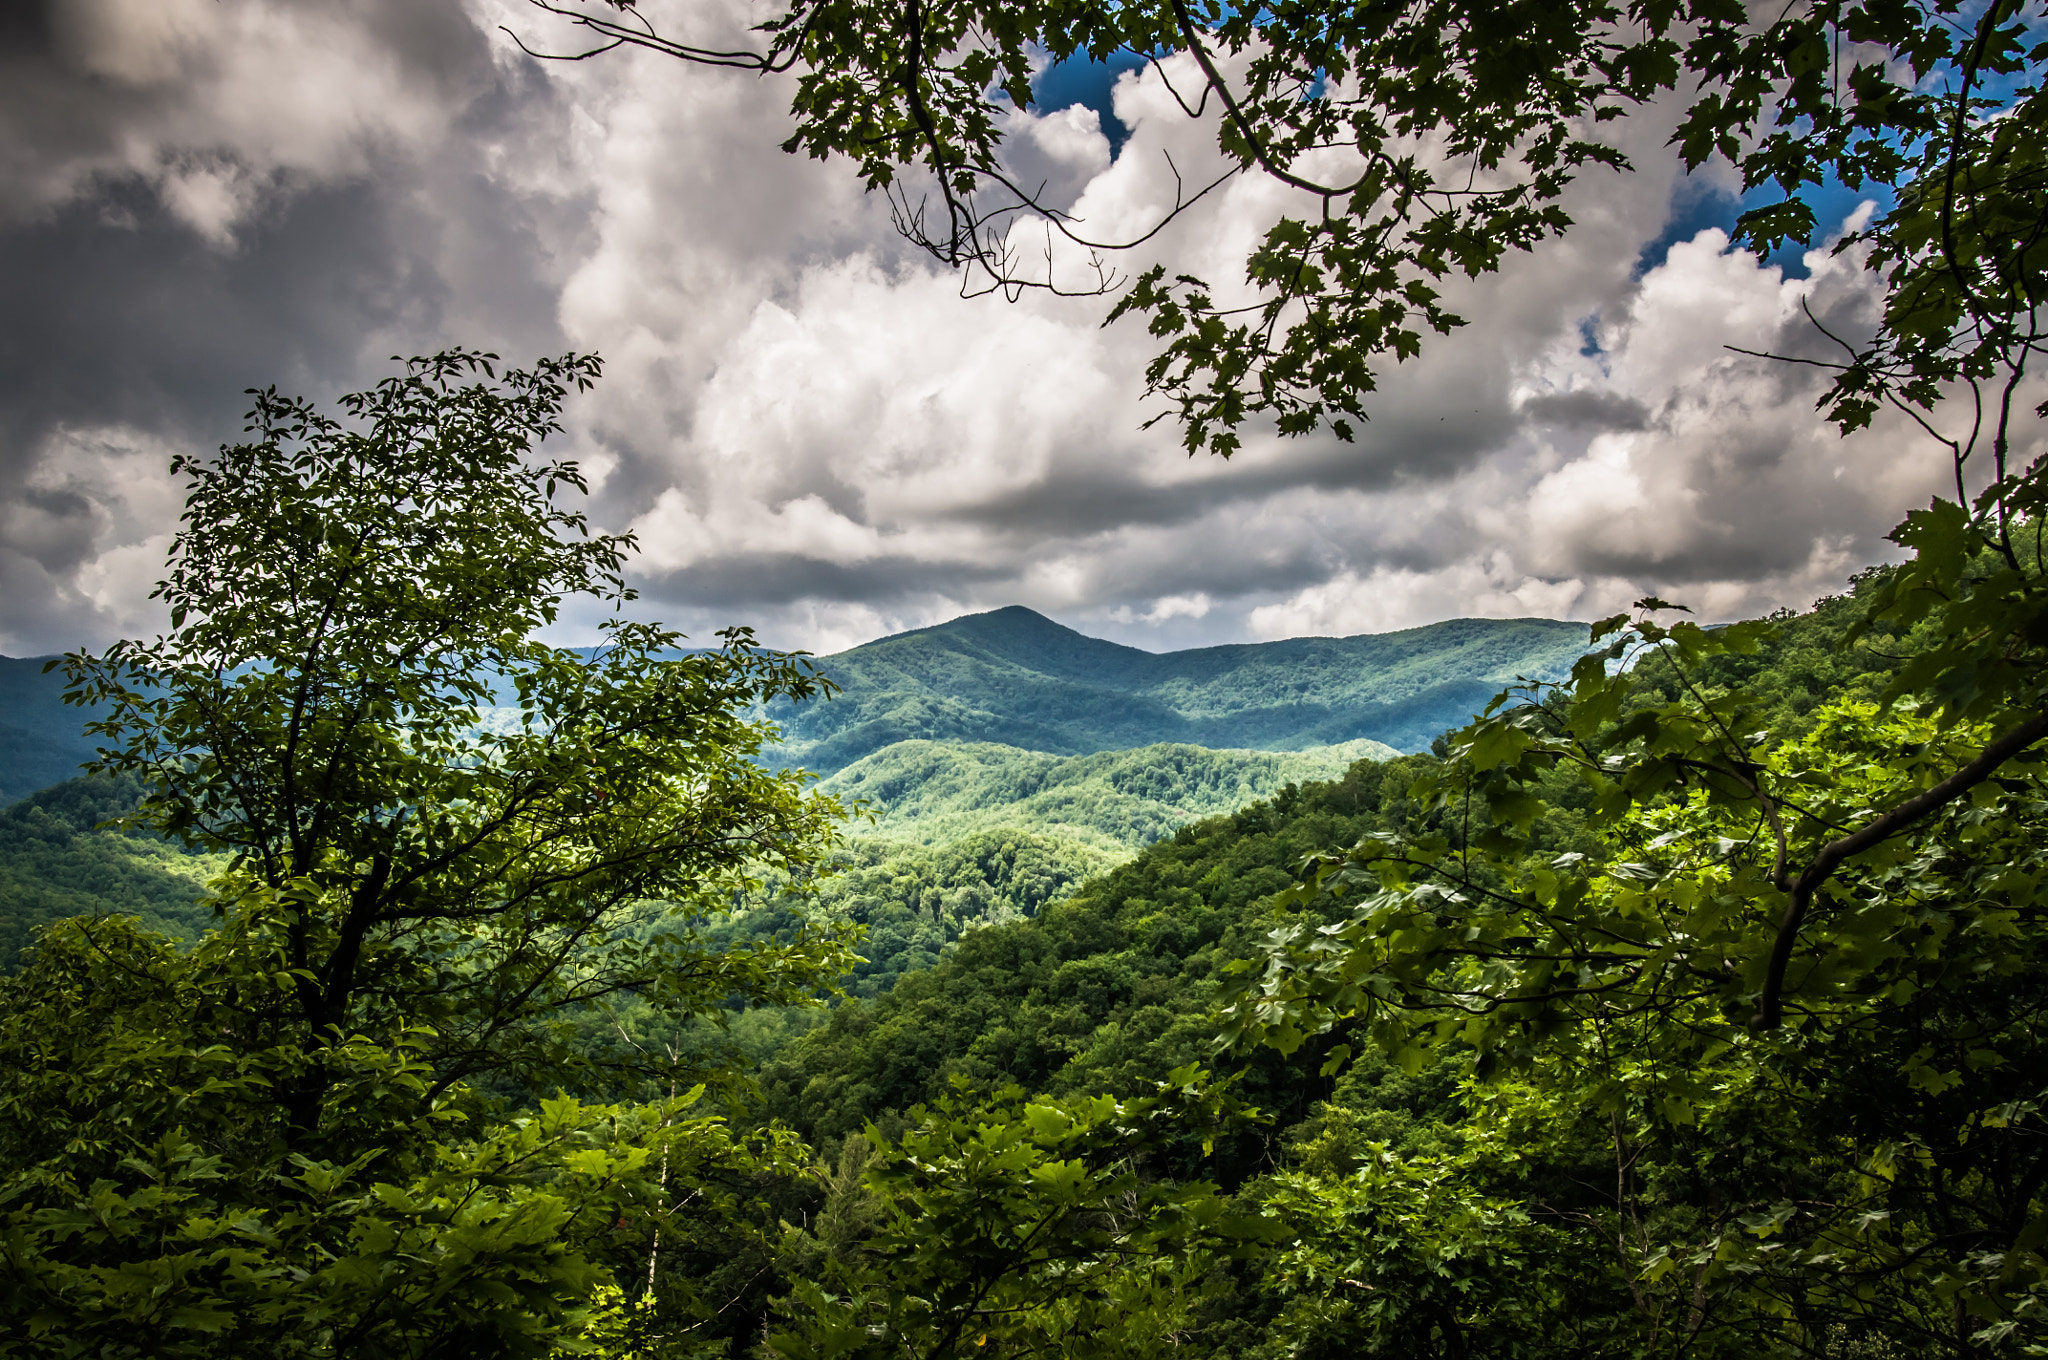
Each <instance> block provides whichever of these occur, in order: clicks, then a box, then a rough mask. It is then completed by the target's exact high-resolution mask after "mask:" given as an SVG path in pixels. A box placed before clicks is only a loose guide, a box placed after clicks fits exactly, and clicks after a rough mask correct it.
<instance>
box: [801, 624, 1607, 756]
mask: <svg viewBox="0 0 2048 1360" xmlns="http://www.w3.org/2000/svg"><path fill="white" fill-rule="evenodd" d="M1586 645H1587V643H1586V625H1585V624H1583V623H1567V622H1564V621H1561V620H1557V619H1452V620H1450V621H1448V622H1446V623H1433V624H1429V625H1427V626H1425V627H1421V628H1409V629H1405V630H1403V631H1401V632H1398V633H1368V634H1365V635H1362V636H1358V637H1344V638H1319V637H1311V638H1287V639H1284V640H1282V641H1278V642H1248V643H1237V644H1234V645H1230V646H1223V647H1200V648H1194V649H1191V650H1188V651H1180V652H1147V651H1142V650H1140V649H1139V648H1136V647H1125V646H1121V645H1119V644H1117V643H1114V642H1106V641H1104V640H1103V639H1101V638H1092V637H1088V636H1087V635H1085V634H1082V633H1077V632H1075V631H1074V630H1073V629H1071V628H1066V627H1063V626H1062V625H1060V624H1057V623H1055V622H1053V621H1052V620H1051V619H1048V618H1046V617H1045V616H1044V615H1042V614H1038V613H1034V612H1033V611H1031V610H1029V609H1025V608H1022V607H1021V606H1015V605H1013V606H1011V607H1010V608H1008V609H997V610H994V611H991V612H989V613H986V614H969V615H967V616H965V617H964V618H958V619H954V620H953V621H951V622H950V623H942V624H939V625H937V626H936V627H932V628H920V629H917V630H915V631H913V632H908V633H898V634H896V635H895V636H893V637H886V638H881V639H879V640H877V641H875V642H868V643H863V644H862V645H860V646H858V647H853V648H849V649H848V650H846V651H843V652H837V653H834V654H833V655H831V656H825V657H820V658H819V659H818V667H819V669H820V670H822V671H823V672H824V673H825V674H826V675H827V676H829V677H830V678H831V679H832V680H833V681H834V682H835V683H837V684H838V685H839V686H840V693H839V694H838V695H837V696H835V697H834V698H832V699H831V700H830V701H828V702H823V703H818V702H813V703H807V704H803V705H796V704H791V703H788V702H786V701H784V702H779V703H777V704H775V705H772V706H771V707H770V709H769V714H770V716H771V717H773V718H775V719H776V720H777V721H778V722H779V723H780V724H781V725H782V728H783V733H784V743H783V745H782V747H781V748H780V749H779V750H778V751H777V752H776V753H775V756H774V758H775V759H776V760H777V761H778V762H780V763H785V764H789V765H802V766H805V767H806V768H808V769H811V770H815V771H817V772H819V773H821V774H829V773H832V772H833V771H836V770H840V769H843V768H845V767H846V766H848V765H851V764H852V763H853V762H855V761H856V760H859V759H861V758H862V757H864V756H867V755H870V754H872V753H874V752H876V751H879V750H881V749H883V748H884V747H887V746H892V745H894V744H895V743H897V742H899V741H911V740H934V741H976V742H995V743H998V744H1000V745H1004V746H1014V747H1019V748H1021V749H1023V750H1027V751H1043V752H1047V753H1049V754H1052V755H1088V754H1092V753H1094V752H1098V751H1116V750H1124V749H1128V748H1130V747H1134V746H1149V745H1153V744H1156V743H1160V742H1175V743H1183V744H1187V745H1194V746H1207V747H1211V748H1216V749H1228V750H1235V749H1249V750H1261V751H1302V750H1308V749H1310V748H1313V747H1319V746H1333V745H1338V744H1341V743H1343V742H1348V741H1356V740H1359V739H1361V738H1363V739H1366V740H1370V741H1376V742H1382V743H1384V744H1386V745H1388V746H1391V747H1393V748H1395V749H1396V750H1399V751H1419V750H1424V749H1426V748H1427V747H1428V746H1429V743H1430V742H1431V740H1433V739H1434V738H1435V737H1436V736H1437V735H1438V734H1439V733H1441V732H1443V731H1444V730H1445V729H1446V728H1451V727H1456V726H1459V725H1461V724H1463V723H1464V722H1466V721H1467V720H1468V719H1469V718H1470V717H1471V716H1472V714H1474V713H1475V712H1477V711H1478V710H1479V709H1481V708H1484V707H1485V706H1486V704H1487V702H1488V701H1489V700H1490V699H1492V698H1493V696H1494V695H1495V694H1496V693H1498V692H1499V691H1500V689H1501V688H1502V687H1503V686H1504V685H1508V684H1511V683H1513V682H1514V680H1515V679H1516V677H1517V676H1527V677H1530V678H1533V679H1546V680H1555V679H1560V678H1562V677H1563V676H1564V674H1565V673H1566V672H1567V671H1568V670H1569V669H1570V668H1571V664H1572V662H1573V661H1574V660H1576V659H1577V658H1578V656H1579V655H1580V654H1581V653H1582V652H1584V651H1585V649H1586Z"/></svg>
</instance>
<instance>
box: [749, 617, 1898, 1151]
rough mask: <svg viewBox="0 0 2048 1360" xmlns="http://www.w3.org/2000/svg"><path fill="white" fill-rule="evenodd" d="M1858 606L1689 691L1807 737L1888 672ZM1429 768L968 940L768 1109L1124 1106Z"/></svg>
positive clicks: (1287, 1080)
mask: <svg viewBox="0 0 2048 1360" xmlns="http://www.w3.org/2000/svg"><path fill="white" fill-rule="evenodd" d="M1867 579H1868V578H1866V580H1867ZM1859 608H1860V607H1859V603H1858V601H1857V599H1856V598H1855V596H1854V595H1843V596H1840V597H1836V598H1833V599H1830V600H1827V601H1823V602H1821V603H1820V605H1819V606H1818V607H1817V608H1815V609H1814V610H1812V611H1810V612H1808V613H1806V614H1801V615H1790V614H1788V615H1785V616H1782V617H1780V618H1779V619H1778V620H1777V626H1778V629H1779V637H1778V638H1777V639H1776V640H1775V641H1774V642H1773V643H1772V644H1771V645H1769V646H1768V647H1766V648H1763V649H1761V650H1759V651H1757V652H1755V653H1753V654H1746V655H1745V654H1731V655H1723V656H1718V657H1715V658H1712V659H1711V660H1709V661H1708V662H1707V663H1706V664H1705V665H1703V666H1702V667H1701V669H1700V672H1699V674H1698V675H1697V677H1695V683H1698V684H1703V685H1708V686H1712V687H1714V688H1716V689H1732V688H1735V687H1738V686H1739V687H1741V688H1742V689H1744V690H1746V691H1748V692H1750V693H1752V694H1754V695H1756V696H1757V699H1758V701H1759V703H1758V707H1757V708H1756V710H1755V713H1756V716H1757V717H1758V719H1759V720H1760V725H1764V726H1768V728H1769V729H1770V730H1772V731H1773V733H1774V734H1775V738H1776V739H1777V740H1780V741H1784V740H1791V739H1795V738H1797V737H1799V736H1802V735H1804V734H1805V733H1806V732H1807V731H1808V730H1809V729H1810V728H1811V725H1812V722H1813V715H1814V714H1815V712H1816V711H1817V710H1818V709H1819V707H1820V706H1821V705H1822V704H1824V703H1827V702H1830V701H1840V700H1844V699H1857V698H1861V699H1868V698H1869V697H1870V696H1871V695H1873V694H1874V693H1875V692H1876V690H1877V689H1878V688H1879V687H1880V686H1881V685H1882V683H1883V681H1884V679H1885V678H1886V677H1887V676H1888V675H1890V674H1891V672H1892V671H1893V669H1894V668H1895V666H1896V664H1897V662H1896V660H1895V659H1894V656H1893V654H1892V652H1891V650H1890V649H1891V647H1892V646H1894V645H1897V643H1898V638H1897V636H1896V635H1895V634H1893V633H1890V632H1885V631H1880V633H1879V634H1878V635H1877V636H1876V637H1875V638H1873V639H1871V640H1870V642H1869V643H1867V644H1866V645H1864V646H1860V647H1856V648H1852V649H1844V648H1842V647H1840V646H1839V645H1838V644H1839V643H1840V642H1841V639H1842V637H1843V635H1844V633H1845V632H1846V631H1847V630H1848V628H1849V627H1850V625H1851V624H1852V623H1853V622H1854V621H1855V619H1856V618H1857V616H1858V614H1859ZM1641 678H1642V680H1643V681H1644V682H1645V683H1644V685H1643V689H1642V693H1641V696H1640V699H1639V701H1638V702H1639V703H1640V704H1641V705H1642V706H1644V707H1646V708H1647V707H1652V706H1654V705H1657V704H1661V703H1668V702H1671V701H1673V700H1674V699H1676V698H1678V697H1679V696H1680V693H1681V692H1682V691H1681V687H1680V686H1679V685H1677V684H1676V683H1675V682H1674V681H1673V680H1672V679H1671V678H1670V677H1668V676H1665V675H1662V674H1660V673H1659V672H1658V671H1657V669H1656V667H1654V666H1646V667H1645V668H1644V669H1643V672H1642V676H1641ZM898 749H900V748H898ZM942 749H943V748H942ZM985 749H986V748H968V754H969V755H972V754H974V753H976V752H978V751H981V750H985ZM933 754H934V755H937V754H938V752H934V753H933ZM1117 754H1118V756H1119V757H1120V756H1122V755H1126V754H1135V753H1117ZM1212 754H1213V753H1212ZM1116 759H1117V757H1107V756H1105V757H1083V758H1078V759H1076V760H1074V761H1071V762H1064V763H1071V764H1075V765H1086V764H1087V763H1089V762H1091V761H1100V762H1105V763H1106V764H1109V765H1111V766H1113V765H1114V764H1115V762H1116ZM1437 764H1438V761H1437V759H1436V758H1435V757H1434V756H1430V755H1427V754H1424V755H1413V756H1405V757H1396V758H1394V759H1391V760H1386V761H1376V760H1369V759H1368V760H1363V761H1361V762H1360V763H1357V764H1355V765H1352V766H1350V767H1349V768H1348V769H1347V770H1346V771H1345V772H1344V773H1343V774H1342V775H1341V776H1340V777H1338V778H1335V779H1332V780H1327V781H1315V782H1304V783H1302V784H1301V785H1300V786H1299V787H1291V788H1287V789H1285V790H1283V791H1281V792H1279V793H1277V794H1275V795H1274V796H1272V797H1270V798H1267V799H1264V800H1260V801H1258V802H1255V803H1252V804H1251V805H1249V806H1245V807H1242V808H1241V809H1240V810H1237V811H1234V812H1232V813H1231V814H1229V815H1227V816H1219V817H1210V818H1207V819H1204V820H1201V821H1197V822H1193V823H1191V824H1188V825H1184V826H1181V827H1180V828H1179V829H1178V830H1176V831H1175V832H1174V833H1173V834H1172V835H1170V836H1168V837H1166V838H1165V839H1162V840H1159V841H1157V842H1156V843H1154V844H1150V845H1148V846H1147V847H1146V848H1144V849H1142V850H1140V851H1139V852H1138V853H1137V854H1136V856H1135V857H1133V858H1132V859H1131V860H1129V862H1127V863H1123V864H1120V865H1118V866H1116V867H1114V868H1110V869H1108V870H1107V871H1106V872H1103V873H1101V874H1099V875H1097V876H1095V877H1092V878H1089V879H1088V880H1087V881H1086V882H1083V883H1080V884H1078V885H1077V887H1076V888H1075V890H1074V891H1073V894H1072V896H1071V897H1069V898H1068V899H1067V900H1065V901H1062V902H1059V903H1058V904H1057V905H1053V906H1050V907H1049V909H1048V910H1046V911H1044V912H1043V913H1041V914H1040V915H1039V916H1038V917H1037V919H1034V920H1016V921H1011V922H1008V923H1005V924H1002V925H1001V926H1000V927H999V928H991V929H986V930H980V931H976V932H974V933H973V934H971V935H969V936H967V937H966V938H964V939H963V940H962V941H961V943H960V945H959V946H958V947H957V948H956V949H955V950H954V951H953V952H952V953H951V954H949V955H947V956H946V957H945V958H944V960H943V961H941V962H938V964H937V966H936V967H931V968H929V969H928V970H926V971H922V972H916V971H914V970H905V976H903V977H902V978H901V979H900V980H899V981H897V982H896V983H895V985H894V987H893V988H892V989H890V990H887V991H885V992H883V993H881V994H880V995H875V996H873V999H871V1000H864V1001H858V1002H850V1003H848V1004H845V1005H842V1006H840V1007H838V1008H837V1009H836V1010H834V1012H833V1013H832V1015H831V1018H830V1020H829V1021H828V1022H827V1023H826V1024H824V1025H823V1026H822V1027H820V1028H818V1029H816V1030H814V1031H812V1032H810V1033H809V1034H808V1035H806V1036H805V1037H803V1038H801V1039H799V1040H797V1041H795V1042H794V1043H792V1044H791V1046H790V1048H789V1049H788V1051H787V1052H785V1053H782V1054H779V1055H776V1056H774V1057H773V1058H771V1059H770V1060H769V1061H767V1062H766V1063H765V1064H764V1065H763V1067H762V1069H761V1080H762V1084H763V1088H764V1090H765V1092H766V1094H767V1102H768V1103H767V1108H768V1109H769V1110H770V1111H772V1112H773V1114H774V1115H775V1116H777V1117H779V1118H782V1119H786V1120H788V1121H789V1122H790V1123H792V1124H793V1125H794V1126H795V1127H797V1128H798V1129H800V1130H802V1131H803V1132H804V1133H805V1134H806V1136H809V1137H813V1138H817V1139H821V1140H823V1141H824V1142H825V1144H826V1145H828V1146H830V1145H832V1144H833V1143H834V1141H835V1140H838V1139H842V1138H844V1137H846V1136H848V1135H849V1134H852V1133H857V1132H859V1131H860V1129H861V1128H862V1126H863V1125H864V1124H865V1123H866V1122H867V1121H870V1120H876V1121H880V1123H881V1124H882V1125H883V1127H884V1128H885V1129H886V1128H897V1127H900V1119H901V1116H902V1115H903V1113H904V1112H905V1111H908V1110H909V1109H910V1108H911V1107H912V1106H914V1105H917V1104H920V1103H928V1102H931V1101H934V1100H937V1099H938V1098H940V1097H941V1096H943V1095H945V1094H946V1092H947V1091H948V1089H949V1084H950V1082H951V1080H952V1078H954V1077H955V1076H959V1077H965V1078H967V1079H968V1080H970V1081H971V1082H973V1083H975V1084H976V1085H977V1086H981V1087H988V1086H991V1085H997V1084H1001V1083H1003V1082H1009V1081H1015V1082H1019V1083H1021V1084H1022V1085H1024V1086H1025V1087H1026V1088H1027V1089H1028V1090H1031V1091H1042V1092H1047V1093H1051V1094H1061V1095H1064V1094H1072V1093H1078V1092H1085V1091H1114V1092H1117V1093H1120V1094H1132V1093H1135V1092H1137V1091H1139V1090H1142V1089H1144V1086H1145V1083H1146V1082H1148V1081H1150V1080H1153V1079H1155V1078H1156V1077H1157V1075H1158V1074H1159V1073H1162V1072H1165V1071H1167V1070H1170V1069H1171V1068H1173V1067H1176V1066H1179V1065H1180V1064H1182V1063H1187V1062H1196V1061H1207V1060H1210V1059H1211V1057H1212V1056H1213V1053H1214V1049H1215V1039H1216V1035H1215V1027H1214V1025H1213V1023H1212V1022H1211V1018H1210V1016H1211V1012H1212V1011H1213V1009H1214V1007H1215V1005H1216V1004H1217V986H1218V983H1219V970H1220V969H1221V968H1222V967H1223V966H1224V965H1226V964H1228V963H1229V962H1231V961H1232V960H1234V959H1239V958H1245V957H1249V956H1250V955H1251V954H1252V953H1253V952H1254V942H1255V939H1256V937H1257V936H1259V935H1261V934H1262V933H1263V932H1264V931H1266V930H1268V929H1270V928H1271V925H1272V924H1273V921H1274V919H1275V918H1274V916H1273V913H1272V910H1271V907H1270V905H1269V899H1271V898H1272V897H1273V895H1274V894H1276V893H1278V892H1280V891H1281V890H1282V889H1284V888H1286V887H1288V886H1289V885H1290V884H1292V883H1294V882H1295V881H1296V880H1297V878H1298V877H1299V876H1300V870H1301V866H1302V864H1303V861H1304V860H1305V858H1307V857H1308V856H1310V855H1312V854H1316V853H1318V852H1325V851H1329V850H1331V849H1333V848H1337V847H1343V846H1348V845H1351V844H1353V843H1355V842H1357V841H1358V840H1359V839H1360V838H1361V837H1364V836H1366V835H1368V834H1370V833H1376V832H1386V831H1390V830H1402V831H1405V832H1407V833H1410V834H1414V833H1417V832H1420V831H1422V830H1424V829H1425V828H1426V825H1427V824H1428V823H1429V822H1430V820H1431V818H1430V817H1428V816H1425V814H1424V812H1423V810H1422V808H1421V807H1420V806H1419V805H1418V804H1416V803H1415V802H1414V801H1413V800H1412V799H1411V798H1410V797H1409V787H1410V785H1411V784H1413V783H1414V782H1415V780H1416V779H1417V777H1418V776H1419V775H1421V774H1423V773H1425V772H1427V771H1428V770H1430V769H1432V768H1434V767H1435V766H1437ZM865 765H866V762H862V763H861V764H857V765H855V766H853V767H851V768H850V769H849V770H848V771H847V773H848V774H849V775H851V774H854V773H857V772H859V771H860V770H862V769H863V768H864V766H865ZM970 768H971V767H970ZM1025 768H1026V769H1030V768H1033V767H1031V766H1028V765H1027V766H1026V767H1025ZM852 791H858V785H855V786H853V789H852ZM1557 792H1558V793H1559V795H1560V796H1561V797H1562V798H1563V799H1564V800H1565V802H1566V804H1567V806H1565V807H1562V808H1560V809H1559V810H1557V811H1556V812H1553V813H1552V814H1551V815H1550V816H1549V817H1548V818H1547V819H1546V820H1545V821H1544V822H1543V823H1541V824H1540V825H1539V826H1538V827H1537V828H1536V831H1537V836H1538V839H1539V840H1540V841H1541V842H1542V843H1543V844H1545V845H1547V846H1549V847H1550V848H1551V850H1552V852H1553V853H1598V847H1597V846H1596V845H1594V844H1592V843H1590V842H1589V841H1588V840H1587V839H1586V837H1585V835H1584V832H1583V830H1582V829H1581V827H1580V822H1579V818H1578V816H1577V815H1576V814H1575V813H1574V812H1573V811H1572V810H1571V809H1570V807H1569V804H1570V803H1571V802H1575V801H1580V800H1579V799H1577V798H1574V796H1573V794H1572V791H1571V789H1570V788H1569V787H1568V786H1566V785H1563V784H1562V783H1560V786H1559V788H1558V789H1557ZM1446 815H1448V814H1446V813H1444V812H1441V811H1439V812H1438V813H1436V814H1434V816H1435V817H1437V818H1442V817H1443V816H1446ZM849 881H853V880H851V879H850V880H849ZM830 891H831V890H829V889H828V893H829V892H830ZM833 900H846V899H844V898H837V897H835V898H834V899H833ZM1258 1061H1259V1063H1260V1064H1262V1066H1261V1067H1260V1069H1259V1070H1260V1071H1261V1072H1262V1073H1263V1075H1262V1076H1261V1077H1260V1078H1259V1079H1258V1082H1257V1083H1256V1089H1257V1090H1258V1096H1259V1099H1258V1103H1260V1104H1261V1105H1264V1106H1266V1107H1267V1108H1270V1109H1275V1110H1277V1111H1280V1112H1282V1113H1283V1114H1285V1112H1288V1111H1292V1112H1293V1113H1292V1115H1291V1116H1289V1117H1288V1118H1283V1119H1282V1121H1281V1128H1282V1129H1283V1130H1284V1128H1285V1126H1286V1124H1287V1123H1289V1122H1291V1120H1292V1119H1294V1118H1300V1117H1303V1116H1305V1114H1306V1112H1307V1109H1308V1106H1309V1104H1312V1103H1313V1100H1314V1099H1319V1098H1321V1095H1320V1093H1325V1092H1327V1091H1328V1090H1329V1089H1330V1087H1329V1083H1328V1082H1326V1081H1321V1080H1311V1081H1307V1082H1305V1083H1304V1082H1302V1081H1301V1077H1302V1074H1303V1073H1304V1072H1312V1071H1313V1069H1314V1066H1315V1064H1314V1063H1313V1062H1305V1061H1303V1060H1301V1059H1298V1058H1297V1059H1296V1060H1295V1061H1293V1062H1292V1063H1289V1064H1284V1065H1283V1064H1278V1063H1276V1062H1275V1061H1274V1060H1273V1058H1272V1056H1271V1055H1270V1054H1267V1055H1264V1056H1262V1057H1261V1058H1259V1059H1258ZM1284 1073H1291V1074H1292V1075H1291V1076H1288V1075H1283V1074H1284Z"/></svg>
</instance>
